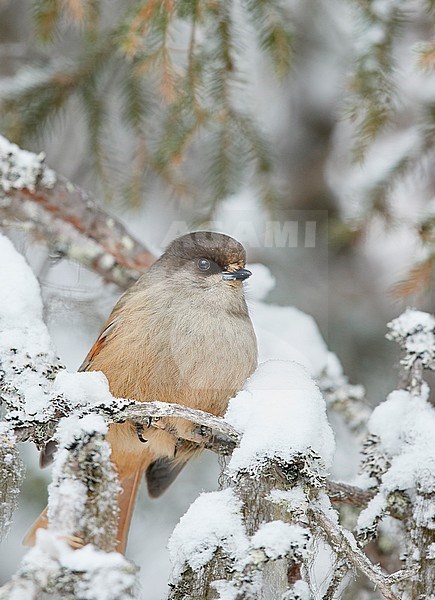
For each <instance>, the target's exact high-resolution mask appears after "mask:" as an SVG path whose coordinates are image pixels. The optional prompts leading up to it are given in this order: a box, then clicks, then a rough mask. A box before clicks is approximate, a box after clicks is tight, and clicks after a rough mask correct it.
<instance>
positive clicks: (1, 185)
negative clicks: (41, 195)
mask: <svg viewBox="0 0 435 600" xmlns="http://www.w3.org/2000/svg"><path fill="white" fill-rule="evenodd" d="M44 161H45V154H44V153H43V152H41V153H40V154H34V153H33V152H27V150H22V149H21V148H19V147H18V146H17V145H16V144H12V143H11V142H9V141H8V140H7V139H6V138H4V137H3V136H1V135H0V192H1V190H3V191H4V192H9V191H10V190H12V189H16V190H21V189H24V188H26V189H28V190H30V191H32V192H33V191H34V190H35V186H36V184H37V183H38V182H39V181H40V180H41V181H42V183H43V185H44V186H45V187H53V186H54V184H55V183H56V174H55V173H54V171H52V170H51V169H48V168H47V167H46V166H45V164H44Z"/></svg>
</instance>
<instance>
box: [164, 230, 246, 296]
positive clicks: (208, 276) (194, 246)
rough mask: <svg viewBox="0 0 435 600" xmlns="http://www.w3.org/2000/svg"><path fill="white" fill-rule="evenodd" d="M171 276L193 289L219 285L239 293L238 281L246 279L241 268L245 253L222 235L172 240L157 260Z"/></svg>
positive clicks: (197, 234)
mask: <svg viewBox="0 0 435 600" xmlns="http://www.w3.org/2000/svg"><path fill="white" fill-rule="evenodd" d="M158 262H159V263H160V264H161V266H163V267H164V268H165V270H167V271H169V272H170V273H171V274H174V273H177V279H180V278H182V277H184V278H185V280H186V281H191V282H192V283H193V284H194V285H195V286H196V287H202V288H211V287H212V288H215V289H216V286H217V285H219V286H220V287H222V286H231V287H232V288H233V289H234V288H236V289H240V290H241V287H242V286H241V282H242V281H244V280H245V279H247V278H248V277H250V275H251V272H250V271H248V270H247V269H246V268H245V264H246V252H245V249H244V247H243V246H242V244H240V243H239V242H238V241H236V240H235V239H234V238H232V237H230V236H228V235H225V234H223V233H215V232H211V231H196V232H193V233H188V234H186V235H183V236H181V237H179V238H177V239H175V240H174V241H173V242H171V244H169V246H168V247H167V249H166V251H165V252H164V254H163V255H162V256H161V258H160V259H159V261H158Z"/></svg>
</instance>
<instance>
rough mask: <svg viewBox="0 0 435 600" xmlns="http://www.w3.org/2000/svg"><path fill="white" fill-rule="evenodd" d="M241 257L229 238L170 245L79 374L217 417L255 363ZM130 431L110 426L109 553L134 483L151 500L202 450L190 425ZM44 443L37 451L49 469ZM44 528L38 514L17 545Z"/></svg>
mask: <svg viewBox="0 0 435 600" xmlns="http://www.w3.org/2000/svg"><path fill="white" fill-rule="evenodd" d="M250 275H251V272H250V271H249V270H248V269H246V252H245V249H244V247H243V246H242V244H241V243H239V242H238V241H236V240H235V239H234V238H232V237H230V236H228V235H225V234H222V233H215V232H210V231H196V232H192V233H188V234H185V235H183V236H181V237H179V238H177V239H175V240H174V241H172V242H171V243H170V244H169V246H168V247H167V248H166V250H165V251H164V252H163V254H162V255H161V256H160V258H159V259H158V260H156V262H154V263H153V265H152V266H151V267H150V268H149V270H148V271H147V272H146V273H144V274H143V275H142V276H141V277H140V278H139V279H138V280H137V282H136V283H134V284H133V285H132V286H131V287H130V288H129V289H128V290H127V291H126V292H125V293H124V294H123V295H122V296H121V297H120V299H119V300H118V302H117V303H116V305H115V307H114V308H113V310H112V312H111V314H110V316H109V318H108V319H107V322H106V323H105V325H104V327H103V329H102V331H101V333H100V335H99V336H98V338H97V340H96V342H95V343H94V345H93V346H92V348H91V349H90V351H89V353H88V354H87V356H86V358H85V360H84V362H83V364H82V365H81V367H80V368H79V371H102V372H103V373H104V375H105V376H106V378H107V380H108V383H109V389H110V391H111V393H112V395H113V396H115V397H120V398H129V399H133V400H136V401H139V402H149V401H161V402H170V403H176V404H181V405H184V406H187V407H190V408H194V409H200V410H203V411H206V412H208V413H211V414H213V415H216V416H223V415H224V414H225V411H226V409H227V406H228V402H229V400H230V399H231V398H232V397H233V396H234V395H236V394H237V392H239V391H240V390H241V389H242V388H243V385H244V383H245V381H246V380H247V379H248V378H249V376H250V375H251V374H252V373H253V372H254V370H255V368H256V366H257V360H258V354H257V341H256V336H255V332H254V328H253V325H252V322H251V319H250V316H249V312H248V307H247V304H246V300H245V295H244V286H243V282H244V281H245V280H246V279H247V278H248V277H249V276H250ZM158 425H159V426H158V427H149V428H148V429H145V430H144V431H143V434H141V432H139V433H138V431H137V428H136V427H135V425H134V424H133V423H130V422H125V423H116V424H111V425H110V426H109V431H108V434H107V436H106V439H107V441H108V442H109V443H110V446H111V461H112V463H113V465H114V467H115V469H116V471H117V474H118V478H119V482H120V486H121V490H122V491H121V493H120V495H119V498H118V505H119V520H118V534H117V546H116V549H117V551H118V552H121V553H125V549H126V544H127V537H128V531H129V527H130V521H131V518H132V514H133V509H134V505H135V501H136V497H137V494H138V490H139V486H140V484H141V481H142V480H143V478H145V480H146V483H147V488H148V493H149V495H150V496H151V497H152V498H157V497H159V496H161V494H163V492H164V491H165V490H166V489H167V488H168V487H169V486H170V485H171V483H172V482H173V481H174V480H175V478H176V477H177V475H178V474H179V473H180V471H181V470H182V469H183V467H184V466H185V465H186V463H187V462H188V461H189V460H190V459H191V458H193V457H195V456H197V455H198V454H199V453H200V452H201V451H202V448H201V446H200V444H198V443H194V442H190V441H186V437H187V438H189V435H191V434H192V431H193V427H194V425H193V424H192V422H189V421H187V420H183V419H180V418H174V417H165V418H163V419H161V420H160V421H159V422H158ZM54 451H55V450H54V448H53V444H51V445H50V443H49V444H48V445H47V447H46V450H45V451H44V450H43V451H42V454H41V460H40V462H41V464H42V465H43V466H44V465H45V464H47V463H49V462H50V461H51V460H52V458H53V454H54ZM40 527H44V528H45V527H47V509H45V510H44V511H43V513H42V514H41V515H40V517H39V518H38V520H37V521H36V522H35V523H34V525H33V526H32V527H31V529H30V530H29V532H28V534H27V535H26V538H25V540H24V543H25V544H26V545H33V544H34V543H35V536H36V531H37V529H38V528H40Z"/></svg>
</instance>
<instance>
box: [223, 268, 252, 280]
mask: <svg viewBox="0 0 435 600" xmlns="http://www.w3.org/2000/svg"><path fill="white" fill-rule="evenodd" d="M251 275H252V273H251V271H248V269H237V271H223V272H222V279H223V280H224V281H232V280H238V281H243V280H244V279H248V277H251Z"/></svg>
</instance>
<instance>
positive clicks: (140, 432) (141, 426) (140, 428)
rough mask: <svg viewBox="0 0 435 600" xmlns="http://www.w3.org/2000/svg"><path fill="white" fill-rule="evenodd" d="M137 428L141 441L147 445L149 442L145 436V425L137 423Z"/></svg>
mask: <svg viewBox="0 0 435 600" xmlns="http://www.w3.org/2000/svg"><path fill="white" fill-rule="evenodd" d="M135 428H136V434H137V437H138V438H139V441H140V442H142V444H146V443H147V441H148V440H146V439H145V438H144V436H143V425H142V424H141V423H135Z"/></svg>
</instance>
